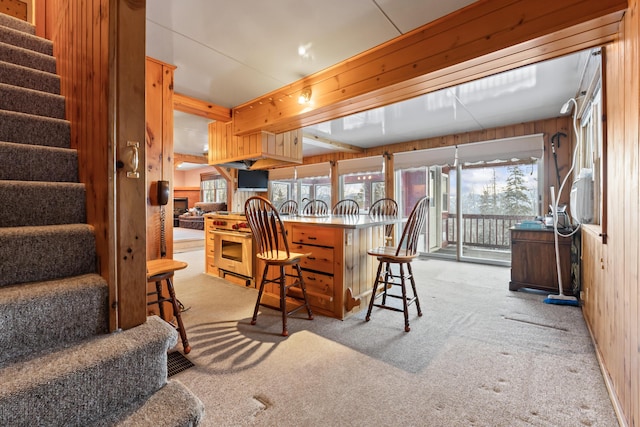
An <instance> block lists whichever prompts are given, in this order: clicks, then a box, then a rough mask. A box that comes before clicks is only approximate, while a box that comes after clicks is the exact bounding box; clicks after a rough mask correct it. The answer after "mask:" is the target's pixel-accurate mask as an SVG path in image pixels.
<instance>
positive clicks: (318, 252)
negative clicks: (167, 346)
mask: <svg viewBox="0 0 640 427" xmlns="http://www.w3.org/2000/svg"><path fill="white" fill-rule="evenodd" d="M291 251H293V252H300V253H311V255H309V256H308V257H305V258H302V260H300V267H302V268H304V269H309V270H315V271H322V272H324V273H328V274H333V248H323V247H320V246H310V245H301V244H298V243H294V244H293V245H292V248H291Z"/></svg>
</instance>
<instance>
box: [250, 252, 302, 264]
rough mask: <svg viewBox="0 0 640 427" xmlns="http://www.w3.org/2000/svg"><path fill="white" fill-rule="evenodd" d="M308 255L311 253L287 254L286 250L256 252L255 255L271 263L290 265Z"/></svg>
mask: <svg viewBox="0 0 640 427" xmlns="http://www.w3.org/2000/svg"><path fill="white" fill-rule="evenodd" d="M309 255H311V253H304V254H303V253H298V252H289V254H288V256H287V251H273V252H269V253H261V254H257V255H256V257H257V258H258V259H261V260H263V261H264V262H266V263H268V264H271V265H290V264H295V263H296V262H298V261H300V260H301V259H302V258H306V257H308V256H309Z"/></svg>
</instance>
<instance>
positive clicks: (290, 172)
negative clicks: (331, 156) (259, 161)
mask: <svg viewBox="0 0 640 427" xmlns="http://www.w3.org/2000/svg"><path fill="white" fill-rule="evenodd" d="M329 174H330V165H329V163H328V162H326V163H316V164H310V165H302V166H296V167H288V168H279V169H273V170H271V171H270V172H269V185H270V190H271V200H272V201H273V203H274V205H275V206H280V204H282V202H284V201H285V200H289V199H291V200H295V201H297V202H298V205H299V206H300V208H302V207H303V206H304V205H305V204H306V203H307V202H308V201H309V200H311V199H320V200H323V201H325V202H326V203H327V205H329V206H331V178H330V177H329Z"/></svg>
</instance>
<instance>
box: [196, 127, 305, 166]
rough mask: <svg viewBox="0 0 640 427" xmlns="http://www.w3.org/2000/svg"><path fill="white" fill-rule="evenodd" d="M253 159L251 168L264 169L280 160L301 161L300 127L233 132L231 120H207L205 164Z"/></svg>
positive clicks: (279, 163)
mask: <svg viewBox="0 0 640 427" xmlns="http://www.w3.org/2000/svg"><path fill="white" fill-rule="evenodd" d="M244 160H251V161H253V165H252V166H251V169H268V168H270V167H273V166H277V165H281V164H284V163H298V164H299V163H302V129H297V130H293V131H289V132H284V133H278V134H274V133H270V132H266V131H261V132H257V133H253V134H250V135H244V136H235V135H233V122H228V123H222V122H212V123H210V124H209V164H210V165H219V164H223V163H229V162H238V161H244Z"/></svg>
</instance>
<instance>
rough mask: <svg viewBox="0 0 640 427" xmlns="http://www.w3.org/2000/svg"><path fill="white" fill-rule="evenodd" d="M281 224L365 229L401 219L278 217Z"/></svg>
mask: <svg viewBox="0 0 640 427" xmlns="http://www.w3.org/2000/svg"><path fill="white" fill-rule="evenodd" d="M280 218H281V219H282V221H283V222H286V223H296V224H308V225H320V226H324V227H333V228H347V229H356V228H367V227H373V226H376V225H386V224H394V223H400V222H402V218H398V217H390V216H374V217H373V216H369V215H324V216H314V215H280Z"/></svg>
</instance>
